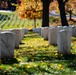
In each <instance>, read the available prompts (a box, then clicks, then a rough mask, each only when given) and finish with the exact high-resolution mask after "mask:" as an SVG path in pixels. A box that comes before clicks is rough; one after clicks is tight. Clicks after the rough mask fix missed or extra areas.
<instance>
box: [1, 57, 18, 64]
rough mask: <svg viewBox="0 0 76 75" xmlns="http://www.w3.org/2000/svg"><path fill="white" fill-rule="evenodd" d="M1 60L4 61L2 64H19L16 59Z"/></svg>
mask: <svg viewBox="0 0 76 75" xmlns="http://www.w3.org/2000/svg"><path fill="white" fill-rule="evenodd" d="M1 60H2V64H14V63H19V62H18V61H17V59H16V58H10V59H7V58H5V59H1Z"/></svg>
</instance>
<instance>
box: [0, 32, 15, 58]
mask: <svg viewBox="0 0 76 75" xmlns="http://www.w3.org/2000/svg"><path fill="white" fill-rule="evenodd" d="M14 48H15V34H14V33H12V32H7V31H6V32H1V33H0V58H1V59H3V58H13V57H14Z"/></svg>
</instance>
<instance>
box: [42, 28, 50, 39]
mask: <svg viewBox="0 0 76 75" xmlns="http://www.w3.org/2000/svg"><path fill="white" fill-rule="evenodd" d="M48 30H49V27H44V28H43V38H44V40H48Z"/></svg>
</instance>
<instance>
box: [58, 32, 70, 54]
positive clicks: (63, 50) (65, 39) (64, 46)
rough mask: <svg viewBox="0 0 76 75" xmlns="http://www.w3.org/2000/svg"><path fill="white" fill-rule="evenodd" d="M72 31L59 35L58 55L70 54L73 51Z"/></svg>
mask: <svg viewBox="0 0 76 75" xmlns="http://www.w3.org/2000/svg"><path fill="white" fill-rule="evenodd" d="M70 35H71V34H70V31H67V30H60V31H59V33H58V41H57V42H58V53H59V54H70V50H71V36H70Z"/></svg>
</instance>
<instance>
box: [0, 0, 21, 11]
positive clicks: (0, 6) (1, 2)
mask: <svg viewBox="0 0 76 75" xmlns="http://www.w3.org/2000/svg"><path fill="white" fill-rule="evenodd" d="M19 1H20V0H0V10H11V11H15V10H16V7H15V6H13V5H12V3H15V4H17V3H18V2H19Z"/></svg>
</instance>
